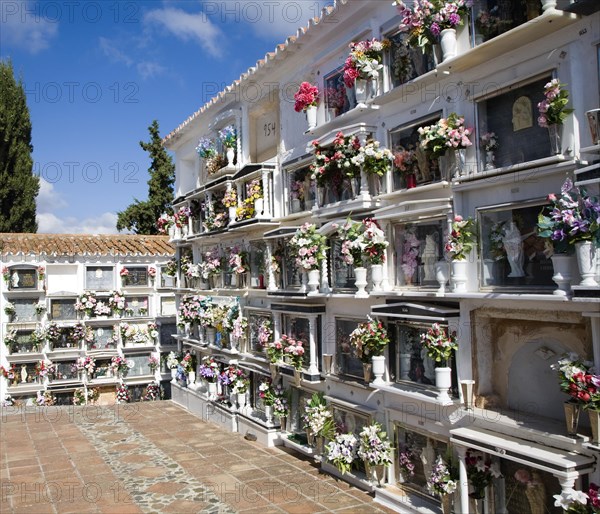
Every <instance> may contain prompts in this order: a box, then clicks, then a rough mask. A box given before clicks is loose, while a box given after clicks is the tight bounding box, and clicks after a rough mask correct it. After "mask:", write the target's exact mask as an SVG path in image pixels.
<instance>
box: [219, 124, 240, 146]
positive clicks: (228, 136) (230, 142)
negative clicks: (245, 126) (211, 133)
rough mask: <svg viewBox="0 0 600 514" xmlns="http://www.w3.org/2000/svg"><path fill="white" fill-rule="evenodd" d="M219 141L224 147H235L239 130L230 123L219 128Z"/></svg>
mask: <svg viewBox="0 0 600 514" xmlns="http://www.w3.org/2000/svg"><path fill="white" fill-rule="evenodd" d="M219 141H221V144H222V145H223V147H224V148H235V145H236V143H237V132H236V130H235V127H234V126H233V125H228V126H227V127H224V128H223V129H221V130H219Z"/></svg>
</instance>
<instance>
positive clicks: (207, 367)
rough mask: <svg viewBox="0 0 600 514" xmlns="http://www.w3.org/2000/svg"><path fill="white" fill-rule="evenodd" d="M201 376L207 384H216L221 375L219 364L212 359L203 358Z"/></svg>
mask: <svg viewBox="0 0 600 514" xmlns="http://www.w3.org/2000/svg"><path fill="white" fill-rule="evenodd" d="M198 371H199V372H200V376H201V377H202V378H203V379H204V380H206V381H207V382H213V383H214V382H216V381H217V378H218V377H219V375H220V374H221V370H220V368H219V364H218V363H217V362H216V361H215V360H214V359H213V358H212V357H209V356H208V355H207V356H204V357H202V364H200V367H199V368H198Z"/></svg>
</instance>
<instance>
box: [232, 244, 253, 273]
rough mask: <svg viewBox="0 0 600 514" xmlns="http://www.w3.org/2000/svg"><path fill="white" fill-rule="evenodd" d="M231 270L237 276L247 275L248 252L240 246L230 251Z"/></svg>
mask: <svg viewBox="0 0 600 514" xmlns="http://www.w3.org/2000/svg"><path fill="white" fill-rule="evenodd" d="M229 269H230V270H231V271H232V273H235V274H236V275H241V274H243V273H246V272H247V271H248V270H249V269H250V267H249V266H248V252H244V251H243V250H242V249H241V248H240V247H239V246H234V247H232V248H230V250H229Z"/></svg>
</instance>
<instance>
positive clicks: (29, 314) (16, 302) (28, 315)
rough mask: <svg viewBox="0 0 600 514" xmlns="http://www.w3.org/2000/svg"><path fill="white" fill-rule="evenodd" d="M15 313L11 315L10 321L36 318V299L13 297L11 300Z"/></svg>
mask: <svg viewBox="0 0 600 514" xmlns="http://www.w3.org/2000/svg"><path fill="white" fill-rule="evenodd" d="M11 303H12V304H13V307H14V308H15V313H14V314H13V315H12V318H11V321H19V322H23V321H35V320H36V319H37V313H36V310H35V307H36V305H37V304H38V300H37V299H36V300H32V299H31V298H14V299H12V300H11Z"/></svg>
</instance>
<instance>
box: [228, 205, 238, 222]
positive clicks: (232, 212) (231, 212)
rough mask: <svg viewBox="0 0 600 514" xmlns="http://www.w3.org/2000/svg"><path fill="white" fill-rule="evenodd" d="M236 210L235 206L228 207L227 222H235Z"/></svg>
mask: <svg viewBox="0 0 600 514" xmlns="http://www.w3.org/2000/svg"><path fill="white" fill-rule="evenodd" d="M236 212H237V210H236V208H235V207H229V224H231V223H235V219H236V217H237V214H236Z"/></svg>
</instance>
